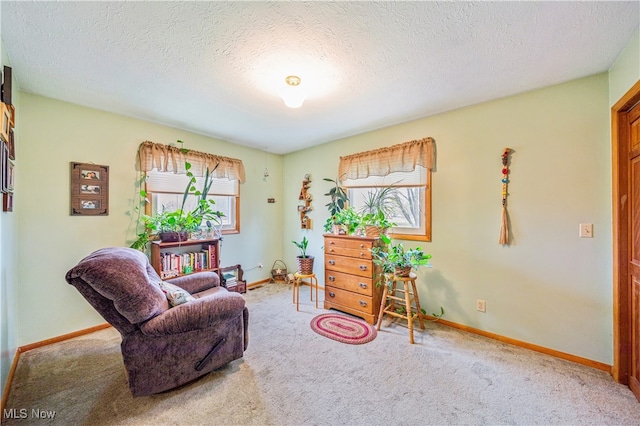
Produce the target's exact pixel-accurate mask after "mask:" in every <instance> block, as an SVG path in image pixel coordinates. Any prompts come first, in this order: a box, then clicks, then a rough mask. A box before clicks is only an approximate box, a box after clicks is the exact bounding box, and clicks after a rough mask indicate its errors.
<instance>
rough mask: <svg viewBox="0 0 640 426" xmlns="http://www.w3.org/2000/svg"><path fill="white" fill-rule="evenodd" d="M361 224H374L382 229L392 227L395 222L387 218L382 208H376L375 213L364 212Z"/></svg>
mask: <svg viewBox="0 0 640 426" xmlns="http://www.w3.org/2000/svg"><path fill="white" fill-rule="evenodd" d="M362 226H375V227H376V228H380V229H383V230H384V229H389V228H393V227H394V226H396V224H395V223H394V222H391V221H390V220H388V219H387V215H386V214H385V212H384V211H383V210H378V211H377V212H376V213H366V214H365V215H364V216H362Z"/></svg>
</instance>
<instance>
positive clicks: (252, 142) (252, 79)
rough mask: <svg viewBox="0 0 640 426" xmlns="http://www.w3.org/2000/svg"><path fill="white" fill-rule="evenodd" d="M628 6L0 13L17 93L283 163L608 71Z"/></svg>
mask: <svg viewBox="0 0 640 426" xmlns="http://www.w3.org/2000/svg"><path fill="white" fill-rule="evenodd" d="M639 4H640V3H639V2H637V1H631V2H608V1H605V2H35V3H34V2H22V1H20V2H8V1H2V2H1V7H2V11H1V13H2V36H3V40H4V43H5V48H6V51H7V54H8V55H9V59H10V61H11V65H12V67H13V74H14V76H15V78H16V79H17V82H18V85H19V86H20V88H21V89H22V90H24V91H26V92H31V93H35V94H39V95H43V96H48V97H51V98H56V99H61V100H64V101H68V102H73V103H76V104H80V105H86V106H89V107H93V108H98V109H101V110H106V111H112V112H116V113H119V114H124V115H127V116H132V117H137V118H141V119H144V120H150V121H154V122H158V123H163V124H167V125H169V126H173V127H178V128H181V129H185V130H190V131H193V132H196V133H201V134H204V135H208V136H212V137H215V138H219V139H223V140H227V141H230V142H234V143H239V144H243V145H247V146H251V147H255V148H259V149H268V151H269V152H273V153H281V154H283V153H288V152H292V151H296V150H299V149H302V148H305V147H309V146H313V145H317V144H321V143H324V142H328V141H332V140H335V139H338V138H341V137H345V136H350V135H354V134H358V133H362V132H365V131H368V130H372V129H377V128H381V127H385V126H389V125H392V124H396V123H401V122H404V121H408V120H411V119H415V118H419V117H424V116H428V115H432V114H436V113H439V112H443V111H448V110H452V109H455V108H460V107H463V106H467V105H472V104H476V103H479V102H483V101H487V100H490V99H495V98H499V97H504V96H508V95H512V94H515V93H521V92H525V91H528V90H533V89H536V88H540V87H544V86H548V85H552V84H557V83H561V82H565V81H569V80H572V79H576V78H580V77H583V76H587V75H592V74H595V73H599V72H603V71H606V70H608V69H609V67H610V66H611V65H612V64H613V62H614V61H615V59H616V58H617V56H618V55H619V54H620V52H621V50H622V49H623V48H624V46H625V45H626V44H627V43H628V41H629V40H630V38H631V37H632V36H633V34H634V32H635V31H636V30H637V29H638V25H639V21H640V9H639ZM289 74H297V75H299V76H300V77H301V78H302V83H303V85H304V86H305V87H306V89H307V91H308V93H309V96H308V98H307V100H306V101H305V103H304V105H303V106H302V108H299V109H289V108H287V107H285V106H284V104H283V103H282V101H281V99H280V98H279V97H278V92H279V91H280V89H281V88H282V87H283V86H284V84H285V83H284V78H285V76H287V75H289ZM418 136H419V135H418ZM390 142H400V141H390Z"/></svg>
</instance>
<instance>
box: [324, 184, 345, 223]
mask: <svg viewBox="0 0 640 426" xmlns="http://www.w3.org/2000/svg"><path fill="white" fill-rule="evenodd" d="M323 180H325V181H327V182H332V183H333V184H334V186H333V187H332V188H331V189H330V190H329V192H327V193H326V194H324V195H326V196H328V197H329V198H330V199H329V202H328V203H327V204H325V205H326V207H327V210H329V217H328V218H327V221H326V222H325V224H324V230H325V232H333V233H334V234H339V233H340V229H341V228H342V227H341V226H340V225H341V224H340V223H337V219H336V215H337V214H338V213H339V212H340V211H342V210H343V209H344V208H345V207H346V205H347V202H348V201H349V197H348V196H347V192H346V191H345V190H344V188H343V187H341V186H340V182H339V179H335V180H333V179H329V178H323ZM334 225H335V226H334Z"/></svg>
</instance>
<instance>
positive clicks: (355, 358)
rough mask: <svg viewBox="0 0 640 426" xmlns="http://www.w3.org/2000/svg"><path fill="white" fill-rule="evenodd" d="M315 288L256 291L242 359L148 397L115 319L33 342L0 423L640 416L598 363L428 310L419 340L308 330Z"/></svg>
mask: <svg viewBox="0 0 640 426" xmlns="http://www.w3.org/2000/svg"><path fill="white" fill-rule="evenodd" d="M308 298H309V289H308V287H304V288H303V289H302V292H301V300H302V304H301V306H300V312H296V310H295V306H294V305H292V303H291V287H290V286H288V285H285V284H267V285H264V286H263V287H260V288H257V289H254V290H251V291H249V292H248V293H247V294H246V299H247V304H248V306H249V309H250V341H249V348H248V350H247V352H245V356H244V358H243V359H241V360H237V361H234V362H232V363H230V364H229V365H228V366H226V367H224V368H222V369H220V370H217V371H215V372H213V373H211V374H209V375H207V376H205V377H203V378H202V379H200V380H198V381H196V382H194V383H192V384H190V385H187V386H185V387H183V388H180V389H176V390H173V391H171V392H167V393H164V394H160V395H154V396H150V397H143V398H133V397H132V396H131V394H130V393H129V390H128V387H127V383H126V381H125V376H124V368H123V365H122V359H121V357H120V352H119V351H120V348H119V344H120V337H119V334H118V333H117V332H115V331H114V330H113V329H106V330H102V331H99V332H96V333H92V334H90V335H87V336H83V337H80V338H76V339H71V340H68V341H64V342H61V343H57V344H54V345H50V346H46V347H43V348H39V349H35V350H32V351H29V352H26V353H24V354H22V356H21V357H20V362H19V364H18V368H17V370H16V374H15V377H14V381H13V385H12V387H11V390H10V393H9V398H8V403H7V407H6V408H5V412H4V413H3V419H2V423H3V424H6V425H27V424H38V425H44V424H57V425H164V424H168V425H169V424H173V425H339V426H344V425H449V424H454V425H467V424H469V425H502V424H505V425H507V424H509V425H511V424H514V425H517V424H520V425H640V404H639V403H638V402H637V401H636V399H635V397H634V396H633V395H632V393H631V392H630V391H629V389H628V388H626V387H625V386H622V385H619V384H617V383H615V382H614V381H613V380H612V379H611V377H610V376H609V375H608V374H607V373H604V372H602V371H599V370H594V369H591V368H588V367H585V366H582V365H578V364H574V363H571V362H567V361H563V360H560V359H556V358H553V357H550V356H547V355H543V354H539V353H535V352H531V351H528V350H526V349H521V348H518V347H513V346H509V345H505V344H502V343H500V342H496V341H493V340H490V339H486V338H483V337H479V336H475V335H472V334H468V333H464V332H461V331H458V330H454V329H451V328H448V327H445V326H441V325H439V324H437V323H431V322H428V323H427V328H426V330H424V331H420V330H418V331H417V332H416V334H415V339H416V344H415V345H410V344H409V343H408V337H407V329H406V326H404V324H403V323H399V322H390V321H388V320H386V319H385V321H384V322H383V327H382V330H381V331H380V332H379V333H378V336H377V338H376V339H375V340H373V341H372V342H369V343H367V344H364V345H347V344H343V343H340V342H336V341H333V340H330V339H328V338H326V337H323V336H320V335H318V334H316V333H314V332H313V331H312V330H311V328H310V326H309V323H310V321H311V319H312V318H313V317H314V316H315V315H318V314H320V313H323V312H325V311H324V310H323V309H318V310H316V309H315V306H314V304H313V303H311V302H309V300H308ZM320 306H322V304H320ZM332 312H334V311H332ZM7 410H9V411H7ZM12 413H13V414H12ZM42 413H45V415H46V414H47V413H49V414H51V413H54V414H55V416H54V417H53V419H51V418H49V419H41V418H37V415H42ZM23 414H24V415H23ZM12 416H13V417H14V418H10V417H12ZM15 417H25V418H20V419H19V418H15Z"/></svg>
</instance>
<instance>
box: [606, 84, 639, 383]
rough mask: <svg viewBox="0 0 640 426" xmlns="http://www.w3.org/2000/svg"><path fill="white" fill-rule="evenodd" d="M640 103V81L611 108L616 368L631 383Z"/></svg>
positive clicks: (619, 379)
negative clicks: (634, 158)
mask: <svg viewBox="0 0 640 426" xmlns="http://www.w3.org/2000/svg"><path fill="white" fill-rule="evenodd" d="M638 102H640V80H638V81H637V82H636V84H634V85H633V86H632V87H631V89H629V91H627V93H625V94H624V95H623V96H622V97H621V98H620V100H618V102H616V103H615V105H613V106H612V107H611V158H612V171H613V179H612V185H613V188H612V205H613V367H612V368H611V375H612V376H613V378H614V380H616V381H617V382H620V383H623V384H629V374H630V371H631V358H630V351H629V348H630V345H631V294H630V293H629V286H628V279H629V278H628V274H629V253H628V244H629V233H630V227H629V203H628V202H627V201H628V198H629V151H630V147H629V134H628V132H627V129H628V124H629V123H628V119H627V112H628V111H629V110H630V109H631V108H632V107H633V106H634V105H636V104H637V103H638Z"/></svg>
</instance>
